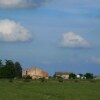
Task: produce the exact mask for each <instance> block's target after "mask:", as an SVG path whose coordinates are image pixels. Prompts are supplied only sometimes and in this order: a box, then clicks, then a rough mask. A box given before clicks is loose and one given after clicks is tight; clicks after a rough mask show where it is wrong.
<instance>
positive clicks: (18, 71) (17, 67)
mask: <svg viewBox="0 0 100 100" xmlns="http://www.w3.org/2000/svg"><path fill="white" fill-rule="evenodd" d="M14 66H15V76H16V78H22V67H21V65H20V63H19V62H15V64H14Z"/></svg>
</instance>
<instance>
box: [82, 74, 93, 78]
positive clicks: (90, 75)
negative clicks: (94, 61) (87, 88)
mask: <svg viewBox="0 0 100 100" xmlns="http://www.w3.org/2000/svg"><path fill="white" fill-rule="evenodd" d="M84 76H85V77H86V79H93V74H92V73H86V74H85V75H84Z"/></svg>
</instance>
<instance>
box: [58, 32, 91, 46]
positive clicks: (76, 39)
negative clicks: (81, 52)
mask: <svg viewBox="0 0 100 100" xmlns="http://www.w3.org/2000/svg"><path fill="white" fill-rule="evenodd" d="M60 46H61V47H70V48H77V47H81V48H89V47H90V44H89V42H87V41H86V40H85V39H84V38H83V37H81V36H80V35H77V34H75V33H73V32H68V33H65V34H63V36H62V39H61V42H60Z"/></svg>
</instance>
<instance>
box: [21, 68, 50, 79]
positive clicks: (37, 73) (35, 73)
mask: <svg viewBox="0 0 100 100" xmlns="http://www.w3.org/2000/svg"><path fill="white" fill-rule="evenodd" d="M27 76H30V77H32V79H39V78H45V79H48V73H47V72H45V71H43V70H42V69H39V68H37V67H32V68H30V69H27V70H24V71H23V72H22V77H27Z"/></svg>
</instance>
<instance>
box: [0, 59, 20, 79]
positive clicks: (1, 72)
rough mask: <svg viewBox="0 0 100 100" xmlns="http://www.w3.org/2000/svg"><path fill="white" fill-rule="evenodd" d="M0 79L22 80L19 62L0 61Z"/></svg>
mask: <svg viewBox="0 0 100 100" xmlns="http://www.w3.org/2000/svg"><path fill="white" fill-rule="evenodd" d="M0 78H1V79H2V78H3V79H11V78H22V67H21V64H20V63H19V62H15V63H14V62H13V61H12V60H5V62H2V60H0Z"/></svg>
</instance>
